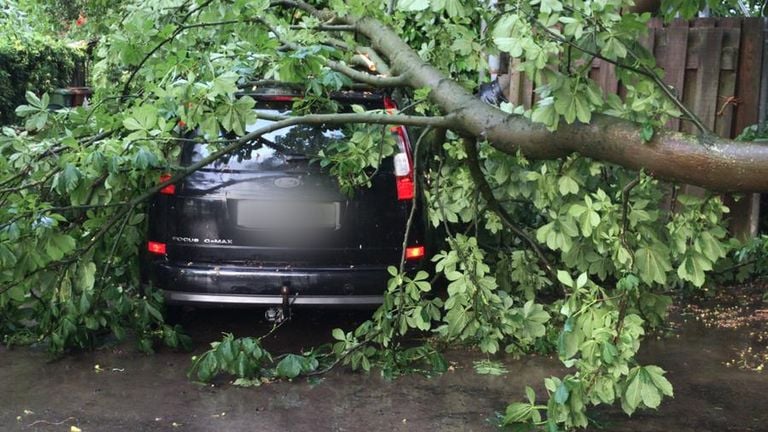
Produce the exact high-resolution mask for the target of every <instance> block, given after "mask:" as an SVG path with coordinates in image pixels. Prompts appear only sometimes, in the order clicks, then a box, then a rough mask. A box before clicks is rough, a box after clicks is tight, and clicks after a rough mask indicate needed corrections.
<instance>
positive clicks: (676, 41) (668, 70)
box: [655, 22, 688, 130]
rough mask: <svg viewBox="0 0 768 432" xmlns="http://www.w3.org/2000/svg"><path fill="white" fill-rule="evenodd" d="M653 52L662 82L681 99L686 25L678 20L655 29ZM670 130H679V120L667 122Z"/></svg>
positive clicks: (684, 63) (685, 50)
mask: <svg viewBox="0 0 768 432" xmlns="http://www.w3.org/2000/svg"><path fill="white" fill-rule="evenodd" d="M655 54H656V58H657V62H658V65H659V66H660V67H661V68H662V69H664V82H665V83H667V84H668V85H670V86H672V88H673V91H674V92H675V93H676V94H677V97H678V99H680V100H682V99H683V91H684V89H685V65H686V60H687V56H688V27H687V26H682V25H680V23H679V22H678V25H677V26H675V27H668V28H666V29H659V30H657V31H656V41H655ZM667 127H668V128H669V129H672V130H680V120H678V119H672V120H670V121H669V122H668V123H667Z"/></svg>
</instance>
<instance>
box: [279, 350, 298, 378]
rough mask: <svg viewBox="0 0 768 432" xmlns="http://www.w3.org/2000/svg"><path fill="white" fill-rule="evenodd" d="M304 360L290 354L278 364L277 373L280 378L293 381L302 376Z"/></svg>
mask: <svg viewBox="0 0 768 432" xmlns="http://www.w3.org/2000/svg"><path fill="white" fill-rule="evenodd" d="M303 363H304V358H303V357H302V356H299V355H296V354H288V355H287V356H285V358H283V359H282V360H280V363H278V364H277V368H276V372H277V375H278V376H281V377H283V378H288V379H293V378H296V377H297V376H299V374H301V370H302V364H303Z"/></svg>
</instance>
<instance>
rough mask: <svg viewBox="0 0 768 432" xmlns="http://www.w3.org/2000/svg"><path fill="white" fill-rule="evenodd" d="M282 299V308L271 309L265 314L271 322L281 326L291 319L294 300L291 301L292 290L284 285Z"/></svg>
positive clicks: (281, 291)
mask: <svg viewBox="0 0 768 432" xmlns="http://www.w3.org/2000/svg"><path fill="white" fill-rule="evenodd" d="M297 295H298V294H297ZM280 297H282V299H283V302H282V305H281V307H279V308H278V307H271V308H269V309H267V311H266V312H265V313H264V317H265V318H266V319H267V321H269V322H273V323H277V324H280V323H281V322H283V321H287V320H289V319H291V305H292V304H293V299H291V289H290V288H289V287H288V286H287V285H283V287H282V288H280ZM295 298H296V296H294V299H295Z"/></svg>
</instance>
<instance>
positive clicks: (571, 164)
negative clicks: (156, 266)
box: [0, 0, 768, 430]
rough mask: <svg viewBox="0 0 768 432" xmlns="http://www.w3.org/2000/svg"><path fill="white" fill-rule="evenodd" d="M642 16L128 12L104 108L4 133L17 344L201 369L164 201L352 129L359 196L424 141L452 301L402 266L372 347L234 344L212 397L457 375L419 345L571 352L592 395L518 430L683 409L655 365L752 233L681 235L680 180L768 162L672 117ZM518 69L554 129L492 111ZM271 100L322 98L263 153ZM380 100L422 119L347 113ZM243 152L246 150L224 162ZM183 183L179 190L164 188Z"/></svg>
mask: <svg viewBox="0 0 768 432" xmlns="http://www.w3.org/2000/svg"><path fill="white" fill-rule="evenodd" d="M695 4H696V5H697V7H696V8H698V2H695ZM689 5H690V3H688V2H677V3H672V2H670V4H669V5H668V10H666V11H665V12H668V14H671V15H673V12H674V11H675V10H680V11H683V12H690V11H693V10H694V9H696V8H694V7H689ZM631 7H632V2H631V1H628V0H601V1H595V2H582V1H570V0H567V1H560V0H531V1H515V2H504V3H501V4H500V6H499V7H498V8H493V7H490V6H488V5H487V4H486V3H485V2H478V1H471V0H400V1H396V2H393V1H388V2H370V1H367V0H351V1H338V0H330V1H328V2H316V3H313V4H308V3H305V2H303V1H297V0H275V1H271V2H270V1H268V0H250V1H248V0H233V1H225V0H160V1H152V2H141V1H133V2H127V3H126V4H125V5H124V7H122V8H121V9H118V10H115V11H114V15H113V16H112V17H111V18H107V21H106V22H107V23H109V31H108V32H107V33H106V34H104V35H103V37H102V38H101V40H100V42H99V45H98V48H97V50H96V57H97V58H96V62H95V64H94V67H93V71H94V74H93V77H92V82H93V86H94V90H95V96H94V98H93V100H92V103H91V105H90V106H89V107H87V108H77V109H67V110H61V111H58V112H49V111H48V110H47V105H48V103H47V96H45V95H43V96H38V95H34V94H29V95H28V104H27V105H23V106H21V107H19V108H18V109H17V111H16V112H17V114H18V115H20V116H22V117H23V118H24V119H25V124H24V128H11V127H6V128H4V129H3V134H2V137H0V152H2V155H3V157H2V158H0V173H1V175H0V204H2V205H1V206H0V222H1V224H0V283H2V286H0V310H1V311H2V317H3V318H2V320H0V331H2V333H3V334H4V335H5V338H6V340H7V341H9V342H14V341H24V340H27V341H29V340H36V339H41V340H44V341H46V342H47V343H49V344H50V346H51V349H52V350H54V351H61V350H64V349H66V348H68V347H77V346H90V345H92V344H94V343H95V341H96V338H97V337H98V335H100V334H103V333H104V332H111V333H113V334H115V335H117V336H118V337H122V336H123V334H124V333H125V330H126V329H133V331H135V332H136V333H137V334H138V340H139V341H140V345H141V347H142V348H144V349H147V350H149V349H151V346H152V341H153V340H157V339H161V340H164V341H165V342H166V343H168V344H170V345H174V346H175V345H179V344H181V343H182V342H183V337H181V336H180V335H179V333H178V329H177V328H172V327H170V326H168V325H166V324H164V323H163V320H162V316H161V314H160V306H159V305H158V303H159V298H158V296H157V295H156V294H153V293H151V292H150V293H149V295H148V296H145V295H143V294H142V292H141V290H140V289H139V287H138V281H137V274H136V273H137V270H136V254H137V251H138V249H139V243H140V241H141V239H142V231H143V226H142V223H143V220H144V208H143V205H144V201H145V200H146V199H147V198H148V197H149V196H151V195H152V194H153V193H154V192H156V191H158V190H160V189H161V188H162V187H164V186H166V185H167V184H170V183H173V182H176V181H178V180H180V179H182V178H183V177H184V176H187V175H189V174H190V173H191V172H193V171H194V170H197V169H199V168H201V167H203V166H205V165H206V164H208V163H210V162H212V161H214V160H216V159H217V158H219V157H222V156H225V155H227V154H230V153H233V152H236V151H238V150H239V149H241V148H242V147H244V146H247V145H251V144H252V143H253V141H254V140H256V139H257V138H258V137H259V136H260V135H262V134H264V133H268V132H269V131H271V130H275V129H277V128H281V127H285V126H288V125H297V124H339V125H342V126H343V127H346V128H349V129H353V130H354V131H355V132H357V134H356V135H357V136H358V137H367V138H366V139H361V140H359V141H355V140H351V141H350V142H349V143H348V146H347V147H338V148H334V149H332V150H329V151H328V152H327V153H325V154H324V155H323V156H322V157H323V160H322V161H321V163H323V164H324V165H326V166H327V167H328V168H329V169H330V170H331V172H334V173H335V174H337V176H338V178H339V181H340V182H342V186H346V187H350V188H353V187H365V185H364V184H358V183H356V182H352V183H344V182H348V180H345V179H350V178H353V179H355V178H359V176H356V175H355V174H358V173H360V172H362V171H363V170H364V169H365V168H367V165H369V164H371V163H372V162H371V161H370V160H360V161H359V162H358V163H357V164H349V163H345V164H344V165H343V166H342V165H339V164H336V163H335V161H338V160H340V159H343V158H345V154H347V153H352V151H358V150H360V148H361V147H360V146H365V145H368V146H369V147H370V146H371V143H373V145H387V144H386V142H382V143H380V144H377V143H379V142H380V141H381V140H379V139H377V138H375V137H380V136H381V128H382V127H386V125H390V124H404V125H408V126H414V127H419V126H420V127H422V128H423V129H422V130H421V132H420V133H419V134H418V136H419V137H418V139H417V140H416V147H417V148H418V151H417V158H416V165H417V171H418V173H419V179H420V182H419V188H421V190H422V191H423V192H424V195H425V201H424V203H423V205H425V206H426V208H427V210H428V215H429V219H430V222H431V223H432V224H433V225H434V226H436V227H440V229H441V230H442V232H444V233H445V236H446V241H445V247H444V250H442V251H438V252H437V253H436V254H435V256H434V257H433V261H435V263H436V272H437V273H438V274H440V275H442V276H444V277H445V279H446V280H447V281H448V286H447V293H446V295H445V296H444V297H442V298H440V297H439V298H432V297H425V296H424V295H423V294H425V293H427V292H430V291H431V290H432V285H431V283H430V280H429V279H430V276H434V275H428V274H426V273H425V272H420V273H418V274H416V275H408V274H405V273H403V270H402V269H403V266H402V263H400V266H399V267H398V266H397V264H398V263H393V266H392V267H391V268H390V273H391V274H392V279H391V281H390V284H389V286H388V287H387V292H386V296H385V303H384V305H383V306H382V307H381V308H380V309H379V310H378V311H377V312H376V313H375V314H374V315H373V317H372V319H371V320H369V321H366V322H364V323H363V324H361V325H360V326H359V327H358V328H356V329H353V330H351V331H344V330H341V329H337V330H335V331H334V332H333V337H334V338H335V340H336V343H334V344H333V345H330V346H327V347H321V348H318V349H317V350H312V351H310V352H309V353H305V354H304V355H301V356H299V355H291V356H287V357H284V358H281V359H280V361H279V362H277V363H275V361H274V359H272V358H271V357H270V356H269V355H268V354H267V353H265V352H264V351H263V350H262V349H261V348H260V346H259V344H258V340H256V339H234V338H231V337H228V338H225V339H224V340H223V341H221V342H219V343H216V344H215V345H214V346H213V347H212V349H211V351H209V352H207V353H206V354H204V355H202V356H200V357H199V358H198V359H197V361H196V363H195V364H194V367H193V373H194V374H195V375H196V376H197V377H198V378H200V379H203V380H206V379H210V378H211V377H212V376H214V375H215V374H217V373H219V372H227V373H230V374H234V375H236V376H238V377H239V379H241V380H245V381H240V382H241V383H247V382H248V381H247V380H249V379H253V378H254V377H258V376H260V375H262V374H266V375H272V376H274V375H277V376H285V377H295V376H297V375H299V374H302V373H304V374H313V373H320V372H322V371H325V370H327V369H328V368H330V367H333V366H335V365H337V364H349V365H351V366H353V367H356V368H363V369H366V370H368V369H370V368H371V367H373V366H376V367H379V368H381V369H382V370H383V371H384V372H385V373H387V374H390V375H391V374H395V373H397V371H398V370H399V368H401V367H403V366H404V365H406V364H409V363H413V362H425V361H426V362H427V363H428V364H429V365H430V366H432V367H434V368H436V369H440V368H441V367H444V362H443V361H442V360H441V356H440V355H439V354H438V353H437V352H436V351H435V350H434V348H433V347H431V346H429V345H425V346H421V347H417V348H409V349H403V348H401V347H400V345H399V339H400V337H402V336H403V335H405V334H406V333H407V332H408V331H409V330H411V329H419V330H422V331H432V332H434V334H435V335H436V337H437V339H436V340H440V341H444V342H448V343H466V344H472V345H476V346H478V347H479V348H480V349H481V350H482V351H484V352H486V353H496V352H500V351H502V350H503V351H506V352H507V353H510V354H512V355H519V354H522V353H526V352H530V351H532V350H541V351H554V352H556V353H557V355H558V356H559V357H560V358H561V360H562V361H563V364H564V365H565V366H566V367H567V368H569V370H570V373H569V374H568V375H566V376H564V377H552V378H549V379H547V380H546V382H545V388H546V395H545V394H539V395H537V394H536V393H535V392H534V391H533V390H532V389H527V390H526V395H525V396H526V399H527V401H526V402H521V403H514V404H512V405H510V406H509V408H508V409H507V412H506V416H505V418H504V421H505V422H506V423H509V424H518V425H522V426H526V427H527V426H536V427H546V428H548V429H549V430H557V429H558V428H561V427H564V428H574V427H583V426H586V425H587V417H586V407H587V406H588V405H590V404H599V403H607V404H612V403H620V404H621V406H622V408H623V409H624V410H625V411H626V412H627V413H632V412H634V411H635V410H636V409H638V408H642V407H651V408H655V407H657V406H658V405H659V404H660V402H661V399H662V397H663V396H671V395H672V387H671V385H670V384H669V382H668V381H667V379H666V378H665V377H664V371H662V370H661V369H660V368H658V367H656V366H645V365H640V364H638V362H637V361H636V360H635V354H636V352H637V350H638V348H639V346H640V341H641V339H642V337H643V335H644V334H645V332H646V330H647V329H648V328H649V327H653V326H656V325H659V324H660V323H662V322H663V320H664V318H665V315H666V308H667V306H668V305H669V304H670V302H671V299H670V297H669V295H668V293H669V292H670V291H671V290H672V289H674V288H679V287H682V286H694V287H701V286H703V285H704V284H705V283H706V272H707V271H709V270H711V269H712V268H713V266H714V265H715V263H716V262H717V261H718V260H719V259H720V258H721V257H723V256H724V255H725V254H726V252H727V250H728V249H729V247H730V243H729V242H728V240H727V238H726V230H725V229H724V227H723V225H722V224H723V222H722V218H723V215H724V214H725V213H727V211H728V209H727V208H726V207H725V206H724V205H723V203H722V202H721V201H720V199H719V198H718V197H717V196H715V195H707V196H705V197H703V198H699V197H691V196H679V197H678V199H677V200H678V205H677V206H676V208H675V211H673V212H670V211H665V210H664V209H662V208H661V203H662V195H663V189H662V188H661V187H660V185H659V182H658V179H659V178H663V179H667V180H674V181H681V182H686V183H692V184H697V185H700V186H703V187H706V188H708V189H713V190H720V191H760V190H764V189H766V186H768V175H766V174H768V151H767V150H766V148H765V147H763V146H761V145H758V144H754V143H737V142H733V141H730V140H724V139H721V138H718V137H715V136H713V135H712V134H711V132H709V131H707V130H705V129H704V128H703V127H702V126H701V123H700V122H698V121H697V120H696V118H695V116H693V115H692V114H691V113H690V111H689V110H688V109H687V108H686V107H685V106H683V105H682V104H680V103H679V102H678V101H677V100H676V99H675V98H674V97H672V93H671V91H670V89H669V88H667V87H665V86H664V85H663V84H661V80H660V79H659V75H660V74H661V73H662V71H660V70H658V68H657V67H656V65H655V61H654V59H653V58H652V57H650V55H649V54H648V53H647V52H645V51H644V50H643V49H642V48H641V47H640V46H639V45H638V44H637V42H636V41H637V40H638V39H639V37H640V36H641V35H643V34H644V33H645V31H646V27H645V23H646V22H647V20H648V19H649V15H648V14H637V13H634V12H630V10H631ZM669 8H673V9H669ZM482 23H485V24H486V25H485V26H484V25H482ZM486 29H487V30H486ZM500 51H503V52H507V53H509V55H510V56H511V57H513V58H517V59H519V64H520V68H521V70H522V71H524V72H525V73H526V75H527V76H528V77H529V78H530V79H531V80H532V81H533V82H534V83H535V85H536V86H537V93H538V95H539V102H538V103H537V104H536V105H535V106H534V107H533V108H532V109H531V110H525V109H524V108H523V107H517V106H511V105H510V104H503V105H502V106H501V107H500V108H499V107H495V106H491V105H488V104H486V103H484V102H482V101H481V100H480V99H478V98H476V97H475V96H474V94H473V93H474V89H475V88H476V87H477V85H478V84H479V81H482V80H483V78H478V77H479V76H483V75H484V74H483V71H484V70H485V69H486V56H487V54H491V53H498V52H500ZM596 57H599V58H602V59H604V60H608V61H611V62H613V63H615V64H616V65H617V73H618V74H619V77H620V79H621V80H622V82H623V83H624V84H625V86H626V87H627V94H626V96H625V97H624V98H623V99H620V98H618V97H617V96H613V95H605V94H603V93H602V91H601V90H600V89H599V87H598V86H597V84H596V83H595V82H594V81H592V80H591V79H590V78H589V75H588V69H589V68H587V67H585V65H589V64H591V61H592V60H593V59H594V58H596ZM361 65H363V70H361V68H360V66H361ZM265 79H267V80H268V79H275V80H280V81H284V82H290V83H293V84H296V85H300V86H301V88H303V89H304V98H303V99H302V100H301V101H298V102H296V104H295V106H294V115H292V116H288V117H282V116H266V115H262V117H263V118H265V119H268V120H273V121H274V123H273V124H272V125H271V126H267V127H264V128H261V129H259V130H256V131H253V132H250V133H245V131H244V127H243V125H245V124H247V123H248V122H250V121H252V120H253V116H254V114H253V111H252V108H253V106H254V101H253V99H251V98H249V97H247V96H244V97H238V96H237V94H238V92H239V91H240V90H241V89H247V88H249V87H250V86H251V85H252V84H251V83H252V82H254V81H259V80H265ZM360 85H365V86H369V87H373V88H380V89H390V90H393V91H399V92H401V93H402V94H404V95H405V96H407V97H410V98H411V100H412V103H410V104H408V105H407V107H404V108H402V111H400V112H397V113H385V112H381V111H364V110H360V111H359V112H354V113H336V112H334V110H333V109H332V107H333V104H330V103H328V102H329V100H328V95H329V92H331V91H335V90H340V89H342V88H345V87H349V86H360ZM317 107H323V108H317ZM672 117H681V118H682V119H683V120H685V121H691V122H693V123H694V124H696V125H697V127H698V134H697V135H695V136H692V135H684V134H679V133H672V132H667V131H664V130H662V129H661V126H662V125H663V124H665V123H666V121H667V120H669V119H670V118H672ZM180 122H181V123H180ZM180 124H183V125H184V126H179V125H180ZM182 127H184V128H196V129H198V130H200V131H201V139H203V138H204V137H208V138H209V140H211V141H214V142H213V143H211V144H210V146H211V155H210V156H209V157H207V158H206V159H204V160H202V161H200V162H199V163H196V164H193V165H191V166H188V167H179V166H177V164H176V156H177V155H178V152H179V139H178V136H179V132H180V128H182ZM221 130H224V131H226V132H227V133H231V134H233V135H234V136H235V138H232V139H226V140H221V139H219V136H220V131H221ZM347 136H355V134H347ZM213 137H216V138H215V139H214V138H213ZM368 149H369V150H370V152H371V154H375V150H377V149H376V148H375V147H370V148H368ZM379 153H380V154H386V152H379ZM373 163H374V164H375V163H377V161H374V162H373ZM168 171H171V172H173V173H174V175H173V177H172V178H171V179H170V180H168V181H166V182H163V183H161V184H156V179H157V178H158V175H159V173H161V172H168ZM544 399H546V400H547V402H546V403H544V404H542V403H539V402H538V401H539V400H544Z"/></svg>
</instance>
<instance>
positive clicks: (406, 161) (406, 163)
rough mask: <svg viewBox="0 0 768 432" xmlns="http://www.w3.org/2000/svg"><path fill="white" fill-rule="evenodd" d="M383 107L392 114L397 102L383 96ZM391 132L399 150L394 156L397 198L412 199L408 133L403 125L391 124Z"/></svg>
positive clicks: (413, 185)
mask: <svg viewBox="0 0 768 432" xmlns="http://www.w3.org/2000/svg"><path fill="white" fill-rule="evenodd" d="M384 109H385V110H386V111H387V113H388V114H394V113H395V112H396V110H397V104H396V103H395V101H393V100H392V99H391V98H389V97H386V98H384ZM392 133H393V134H394V135H395V140H396V141H397V147H398V149H399V150H400V152H399V153H397V154H396V155H395V158H394V159H395V186H396V188H397V199H398V200H400V201H404V200H412V199H413V197H414V195H415V184H414V179H413V177H414V175H413V156H412V155H411V143H410V141H409V140H408V134H407V133H406V131H405V127H404V126H393V127H392Z"/></svg>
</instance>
